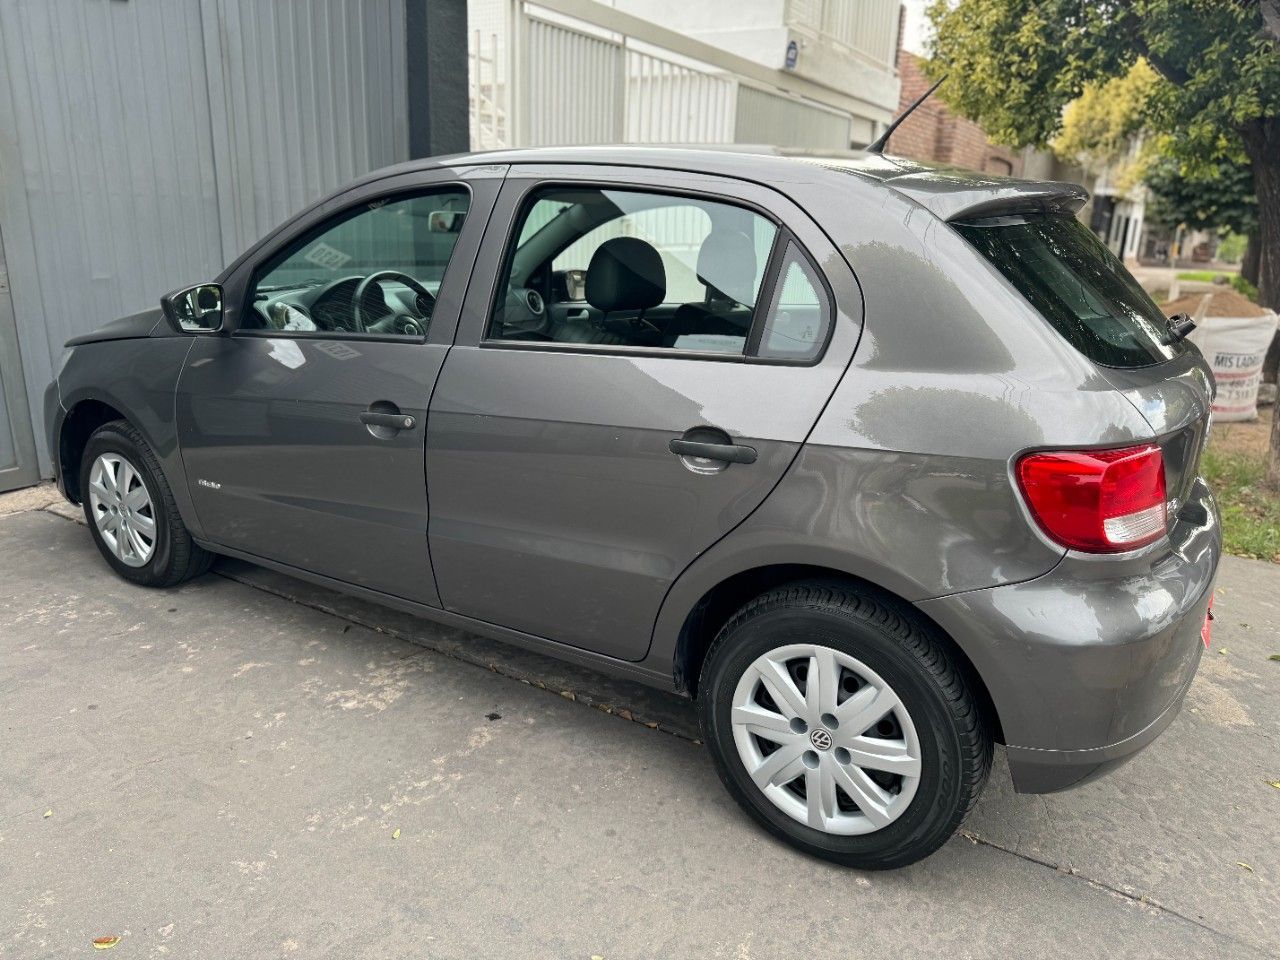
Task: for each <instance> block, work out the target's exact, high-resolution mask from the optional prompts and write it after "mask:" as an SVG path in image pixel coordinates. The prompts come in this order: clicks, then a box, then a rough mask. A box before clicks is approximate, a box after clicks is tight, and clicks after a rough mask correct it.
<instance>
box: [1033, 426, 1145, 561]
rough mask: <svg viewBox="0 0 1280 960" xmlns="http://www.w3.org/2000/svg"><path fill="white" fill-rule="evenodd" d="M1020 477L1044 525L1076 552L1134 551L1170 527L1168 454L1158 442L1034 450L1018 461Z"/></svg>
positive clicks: (1038, 517)
mask: <svg viewBox="0 0 1280 960" xmlns="http://www.w3.org/2000/svg"><path fill="white" fill-rule="evenodd" d="M1017 475H1018V486H1019V487H1021V489H1022V495H1023V497H1025V498H1026V501H1027V506H1028V507H1030V508H1031V513H1032V514H1033V515H1034V516H1035V518H1036V521H1037V522H1038V523H1039V524H1040V526H1041V528H1042V529H1043V530H1044V532H1045V533H1047V534H1048V535H1049V536H1050V537H1052V538H1053V539H1054V540H1056V541H1057V542H1058V543H1061V544H1062V545H1063V546H1065V547H1070V548H1071V549H1073V550H1087V551H1089V552H1091V553H1119V552H1120V551H1122V550H1133V549H1134V548H1136V547H1141V546H1142V545H1144V544H1147V543H1151V542H1152V541H1154V540H1159V539H1160V538H1161V537H1162V536H1164V533H1165V530H1166V528H1167V526H1168V516H1167V507H1166V505H1165V490H1164V457H1163V456H1162V455H1161V453H1160V448H1159V447H1157V446H1155V445H1154V444H1146V445H1144V446H1140V447H1125V448H1124V449H1122V450H1063V451H1061V452H1055V453H1031V454H1028V455H1027V456H1025V457H1023V458H1022V459H1021V460H1019V461H1018V469H1017Z"/></svg>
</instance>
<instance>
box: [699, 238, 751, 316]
mask: <svg viewBox="0 0 1280 960" xmlns="http://www.w3.org/2000/svg"><path fill="white" fill-rule="evenodd" d="M698 279H699V280H700V281H701V282H702V283H704V284H705V285H706V286H708V287H710V288H711V289H712V292H713V293H719V294H721V295H722V296H725V297H728V298H729V299H730V300H734V301H736V302H737V303H742V304H753V303H755V298H756V247H755V244H753V243H752V242H751V238H750V237H748V236H747V235H746V234H745V233H743V232H742V231H741V230H712V231H711V232H710V233H709V234H707V238H706V239H705V240H703V241H702V246H701V247H700V248H698Z"/></svg>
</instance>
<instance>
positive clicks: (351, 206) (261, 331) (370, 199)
mask: <svg viewBox="0 0 1280 960" xmlns="http://www.w3.org/2000/svg"><path fill="white" fill-rule="evenodd" d="M448 191H462V192H464V193H466V195H467V210H466V213H467V215H468V216H467V217H464V218H463V223H462V229H463V230H465V229H466V228H467V222H468V217H469V216H470V214H471V211H472V209H473V207H474V205H475V199H476V198H475V191H474V190H472V189H471V185H470V184H469V183H467V182H465V181H463V180H448V181H443V182H441V183H439V184H433V185H430V186H418V187H415V186H411V185H407V186H406V187H404V188H403V189H400V190H392V191H391V192H389V193H381V194H377V195H375V196H367V197H364V198H363V199H359V200H354V199H353V200H352V201H351V202H350V203H348V204H346V205H345V206H342V207H339V208H338V209H337V210H334V211H333V212H331V213H330V214H329V215H328V216H326V217H325V218H324V219H322V220H321V221H320V222H318V223H317V224H315V225H314V226H312V227H309V228H307V229H305V230H302V231H301V232H299V233H296V234H294V235H293V236H291V237H289V238H288V239H287V240H285V241H284V242H283V243H281V244H279V245H278V246H277V247H275V248H274V249H273V250H272V251H271V252H270V253H268V254H267V255H266V256H264V257H261V258H259V259H258V261H257V262H256V263H255V264H254V265H253V270H252V271H251V272H250V274H249V279H248V281H247V282H246V283H245V286H244V296H243V301H242V303H241V306H240V314H239V315H240V317H241V318H243V317H245V316H246V315H253V316H256V315H257V311H256V310H254V309H253V294H254V291H255V290H257V288H258V283H259V282H260V281H261V280H262V278H263V277H264V276H265V274H266V273H268V272H269V271H270V270H271V269H274V268H275V267H276V266H279V265H280V263H282V262H283V261H284V260H287V259H289V257H290V256H292V255H293V254H294V253H296V252H297V251H298V250H300V249H302V248H303V247H305V246H306V245H307V244H308V243H311V242H312V241H313V240H315V239H316V238H317V237H320V236H323V235H324V234H326V233H328V232H329V230H331V229H332V228H334V227H336V226H340V225H341V224H342V223H345V222H347V221H348V220H354V219H356V217H358V216H360V214H359V213H354V214H353V211H356V210H358V209H360V208H365V209H366V210H367V208H368V207H369V205H370V204H372V203H378V205H379V208H381V207H383V206H386V205H387V204H388V203H396V202H398V201H400V200H412V199H416V198H418V197H425V196H429V195H431V194H434V193H445V192H448ZM461 237H462V231H461V230H460V231H459V232H458V240H461ZM458 240H455V241H454V244H453V249H451V250H450V251H449V259H448V260H447V261H446V262H445V265H444V273H443V274H441V276H440V288H438V289H437V291H436V294H437V295H436V299H437V300H439V292H440V290H441V289H443V287H444V281H445V278H446V277H447V276H448V275H449V267H450V266H452V264H453V257H454V254H455V253H456V252H457V249H458ZM430 333H431V325H430V323H428V324H427V329H426V330H424V331H423V332H422V334H421V335H420V336H416V337H410V336H404V335H403V334H398V333H356V332H354V331H346V330H341V331H339V330H271V329H267V328H261V327H253V328H246V327H244V326H243V325H242V324H240V323H237V324H236V327H235V329H234V330H232V331H231V334H230V336H231V337H233V338H234V337H254V338H258V339H262V338H266V339H271V340H277V339H279V340H352V341H355V342H357V343H416V344H424V343H426V342H427V339H428V337H429V335H430Z"/></svg>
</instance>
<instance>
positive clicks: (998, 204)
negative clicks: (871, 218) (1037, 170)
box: [886, 171, 1089, 221]
mask: <svg viewBox="0 0 1280 960" xmlns="http://www.w3.org/2000/svg"><path fill="white" fill-rule="evenodd" d="M886 185H887V186H889V187H890V188H891V189H893V190H896V191H897V192H898V193H901V194H903V195H904V196H907V197H910V198H911V199H912V200H914V201H916V203H918V204H920V205H921V206H922V207H925V208H926V209H927V210H929V211H930V212H932V213H933V214H935V215H936V216H938V217H940V218H941V219H943V220H949V221H960V220H983V219H986V218H988V217H1004V216H1018V215H1020V214H1029V213H1030V214H1071V215H1073V216H1074V215H1075V213H1076V211H1078V210H1079V209H1080V208H1081V207H1083V206H1084V205H1085V203H1087V202H1088V200H1089V191H1087V190H1085V188H1084V187H1082V186H1080V185H1079V184H1077V183H1062V182H1059V181H1044V180H1010V179H1007V178H1005V177H992V178H991V179H989V180H983V179H981V178H974V177H973V176H972V175H970V176H965V177H960V176H954V175H950V174H948V173H946V172H942V171H929V172H927V173H912V174H907V175H905V176H901V177H891V178H890V179H889V180H888V181H886Z"/></svg>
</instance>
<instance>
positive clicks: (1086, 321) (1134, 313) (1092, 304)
mask: <svg viewBox="0 0 1280 960" xmlns="http://www.w3.org/2000/svg"><path fill="white" fill-rule="evenodd" d="M955 228H956V229H957V230H959V231H960V233H961V234H962V235H963V236H964V237H965V238H966V239H967V240H968V241H969V242H970V243H971V244H973V245H974V246H975V247H977V248H978V250H979V251H981V253H982V255H983V256H984V257H986V258H987V259H988V260H990V261H991V263H992V264H993V265H994V266H995V267H996V269H997V270H999V271H1000V272H1001V273H1002V274H1004V275H1005V277H1007V278H1008V280H1009V282H1010V283H1012V284H1013V285H1014V286H1015V287H1017V288H1018V291H1019V292H1020V293H1021V294H1022V295H1023V296H1024V297H1026V298H1027V300H1029V301H1030V302H1031V305H1032V306H1033V307H1035V308H1036V309H1037V310H1038V311H1040V313H1041V314H1042V315H1043V316H1044V318H1045V319H1046V320H1048V321H1049V322H1050V323H1051V324H1053V326H1054V328H1055V329H1056V330H1057V331H1058V332H1059V333H1060V334H1062V335H1063V336H1064V337H1066V338H1067V339H1068V340H1069V341H1071V345H1072V346H1074V347H1075V348H1076V349H1077V350H1079V351H1080V352H1081V353H1083V354H1084V355H1085V356H1086V357H1088V358H1089V359H1090V360H1092V361H1093V362H1094V363H1099V364H1102V365H1103V366H1108V367H1145V366H1149V365H1150V364H1153V363H1160V362H1161V361H1164V360H1168V359H1170V358H1172V357H1174V356H1175V355H1176V354H1177V352H1178V350H1177V349H1176V348H1175V347H1171V346H1166V345H1165V344H1163V343H1162V342H1161V338H1162V337H1164V336H1165V335H1166V333H1167V326H1166V320H1165V316H1164V314H1163V313H1162V312H1161V311H1160V308H1159V307H1157V306H1156V305H1155V303H1154V301H1152V299H1151V298H1150V297H1149V296H1147V294H1146V291H1144V290H1143V289H1142V287H1140V286H1138V282H1137V281H1136V280H1134V279H1133V277H1132V276H1131V275H1130V274H1129V271H1128V270H1126V269H1125V268H1124V265H1123V264H1121V263H1120V261H1119V260H1117V259H1116V258H1115V256H1114V255H1113V254H1112V253H1111V251H1110V250H1108V249H1107V248H1106V246H1105V245H1104V244H1103V243H1102V242H1101V241H1100V240H1099V239H1098V238H1097V237H1096V236H1094V235H1093V232H1092V231H1090V230H1089V228H1088V227H1086V226H1085V225H1084V224H1083V223H1081V222H1080V221H1079V220H1076V219H1075V218H1074V217H1064V216H1042V217H1021V216H1020V217H994V218H991V219H989V220H981V221H974V222H971V223H958V224H955Z"/></svg>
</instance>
